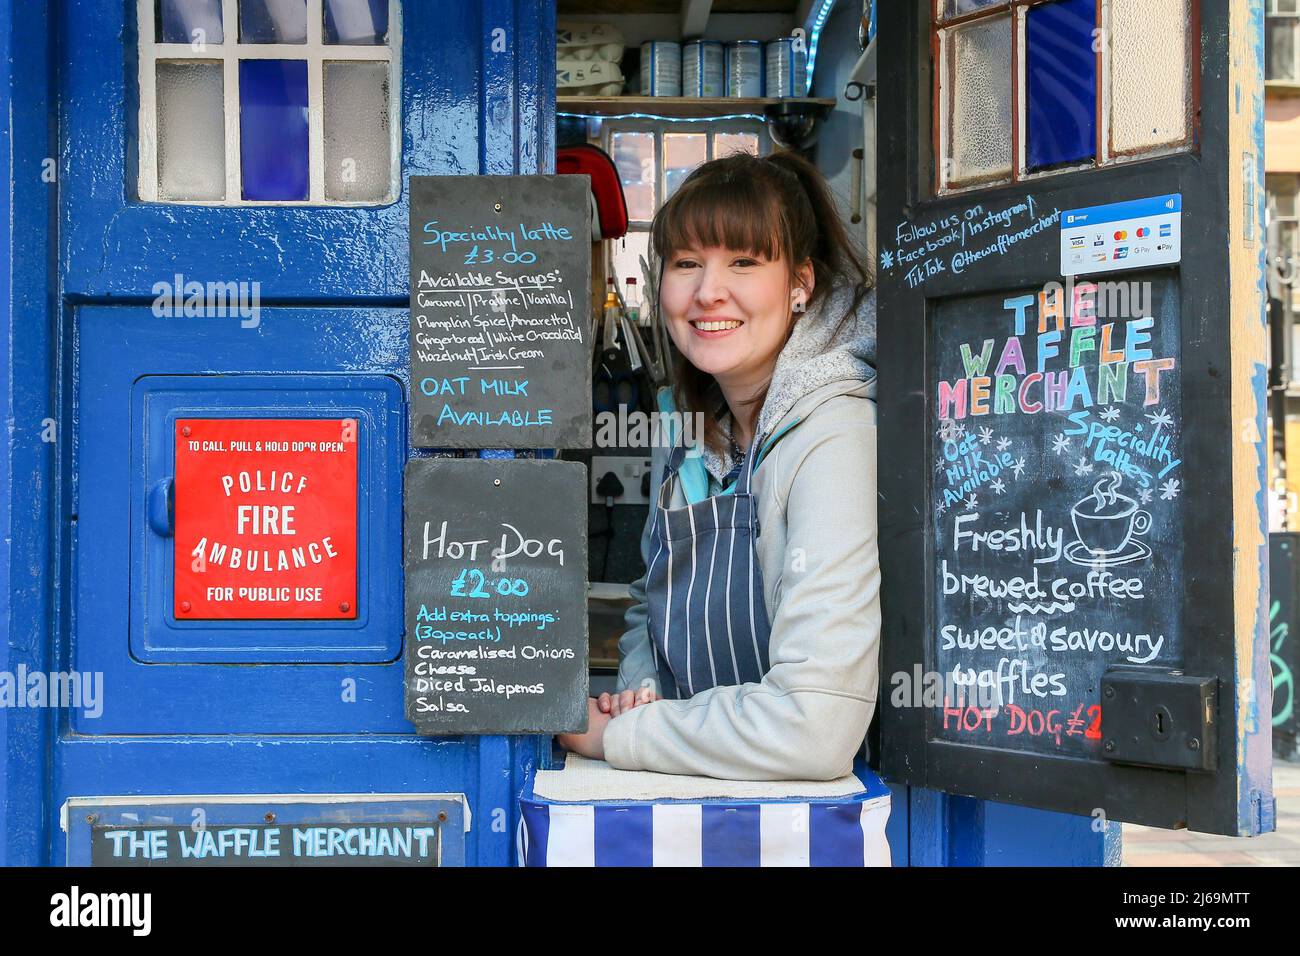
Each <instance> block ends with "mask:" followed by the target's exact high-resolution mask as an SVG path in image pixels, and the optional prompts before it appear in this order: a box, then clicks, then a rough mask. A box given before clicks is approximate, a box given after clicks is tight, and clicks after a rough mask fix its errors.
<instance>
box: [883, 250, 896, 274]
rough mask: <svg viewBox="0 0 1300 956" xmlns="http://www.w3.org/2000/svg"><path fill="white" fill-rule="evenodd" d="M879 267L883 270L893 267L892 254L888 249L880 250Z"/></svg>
mask: <svg viewBox="0 0 1300 956" xmlns="http://www.w3.org/2000/svg"><path fill="white" fill-rule="evenodd" d="M880 268H882V269H885V270H889V269H892V268H894V254H893V253H892V252H890V251H889V250H888V249H883V250H881V253H880Z"/></svg>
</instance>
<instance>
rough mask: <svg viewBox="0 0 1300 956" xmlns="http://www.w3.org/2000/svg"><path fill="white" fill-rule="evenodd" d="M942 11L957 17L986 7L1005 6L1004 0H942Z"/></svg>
mask: <svg viewBox="0 0 1300 956" xmlns="http://www.w3.org/2000/svg"><path fill="white" fill-rule="evenodd" d="M942 2H943V5H944V13H946V14H947V15H948V16H950V17H959V16H961V15H962V14H964V13H974V12H975V11H976V10H984V9H987V8H988V7H998V6H1005V5H1006V0H942Z"/></svg>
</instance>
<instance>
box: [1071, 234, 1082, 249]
mask: <svg viewBox="0 0 1300 956" xmlns="http://www.w3.org/2000/svg"><path fill="white" fill-rule="evenodd" d="M1083 244H1084V238H1083V236H1071V237H1070V248H1071V249H1082V248H1083Z"/></svg>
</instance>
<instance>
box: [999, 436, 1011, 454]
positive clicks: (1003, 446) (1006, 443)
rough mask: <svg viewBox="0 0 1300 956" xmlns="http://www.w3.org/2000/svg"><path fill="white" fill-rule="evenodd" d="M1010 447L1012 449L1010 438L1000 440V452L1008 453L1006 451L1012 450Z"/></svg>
mask: <svg viewBox="0 0 1300 956" xmlns="http://www.w3.org/2000/svg"><path fill="white" fill-rule="evenodd" d="M1010 447H1011V439H1010V438H999V439H998V451H1006V450H1007V449H1008V448H1010Z"/></svg>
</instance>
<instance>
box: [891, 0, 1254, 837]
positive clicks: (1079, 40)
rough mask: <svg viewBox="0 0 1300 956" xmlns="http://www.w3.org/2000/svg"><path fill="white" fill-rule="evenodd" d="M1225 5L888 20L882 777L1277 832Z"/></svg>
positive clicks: (1245, 176)
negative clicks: (1274, 826)
mask: <svg viewBox="0 0 1300 956" xmlns="http://www.w3.org/2000/svg"><path fill="white" fill-rule="evenodd" d="M1247 7H1248V4H1247V3H1246V2H1244V0H1227V2H1218V3H1214V2H1205V3H1199V2H1198V0H1157V2H1155V3H1146V2H1143V3H1137V2H1128V0H1112V2H1109V3H1106V4H1103V3H1102V2H1101V0H1001V2H998V0H994V2H988V0H900V2H897V3H890V4H884V5H882V6H881V10H880V31H879V35H880V40H881V45H880V53H879V113H878V124H879V148H880V155H881V158H882V162H881V163H880V169H881V174H880V182H879V196H880V210H879V233H878V249H879V261H878V264H877V265H878V273H879V281H880V290H881V291H880V323H881V327H880V366H881V367H880V386H881V388H880V395H881V398H880V403H881V433H880V439H881V446H880V447H881V479H880V493H881V502H880V506H881V511H880V514H881V549H882V562H883V567H884V572H885V579H884V581H885V599H884V614H885V634H886V637H885V645H884V671H883V673H884V675H885V679H884V681H882V684H883V686H882V689H881V691H882V696H883V697H884V698H885V701H886V703H885V709H884V711H883V715H882V725H881V750H882V769H883V771H884V773H885V775H886V777H887V778H889V779H892V780H897V781H902V782H906V783H909V784H914V785H918V786H925V787H930V788H934V789H939V790H943V791H946V792H951V793H959V794H966V795H970V796H975V797H980V798H984V799H991V800H998V801H1003V802H1008V803H1014V804H1023V805H1027V806H1036V807H1042V808H1047V809H1053V810H1059V811H1064V812H1070V813H1078V814H1088V815H1092V816H1093V817H1095V818H1097V819H1098V820H1103V819H1109V820H1124V821H1132V822H1139V823H1145V824H1149V825H1156V826H1165V827H1181V826H1188V827H1191V828H1193V829H1198V830H1205V831H1210V832H1217V833H1229V834H1248V833H1257V832H1262V831H1266V830H1270V829H1272V828H1273V822H1272V821H1273V813H1274V810H1273V798H1272V794H1271V782H1270V781H1271V763H1270V759H1271V758H1270V754H1269V713H1270V708H1269V700H1268V695H1269V689H1270V680H1269V676H1270V675H1269V664H1268V643H1267V639H1268V619H1267V606H1266V597H1267V539H1266V526H1265V523H1264V522H1265V515H1264V511H1263V508H1264V504H1263V502H1264V499H1263V495H1262V486H1263V480H1264V478H1263V476H1264V474H1265V470H1264V469H1265V457H1264V455H1265V452H1264V444H1263V436H1264V435H1265V433H1266V428H1265V408H1266V404H1265V395H1264V386H1265V382H1266V377H1267V364H1266V360H1265V357H1264V348H1265V329H1266V326H1265V324H1264V322H1263V315H1264V313H1263V301H1262V297H1261V292H1260V287H1261V284H1260V276H1261V275H1262V273H1261V271H1260V270H1261V267H1262V243H1263V240H1262V236H1261V227H1262V213H1263V197H1262V170H1263V165H1262V155H1261V154H1262V145H1263V144H1262V136H1261V134H1260V128H1261V124H1262V118H1261V116H1260V115H1259V113H1260V110H1261V109H1262V105H1261V100H1262V97H1261V92H1262V39H1263V38H1262V35H1260V36H1255V35H1254V33H1256V32H1259V31H1258V25H1257V24H1255V25H1254V28H1253V30H1252V25H1251V23H1250V21H1249V19H1248V9H1247ZM1230 36H1231V37H1232V39H1231V40H1229V37H1230ZM886 159H887V160H888V161H884V160H886Z"/></svg>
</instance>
